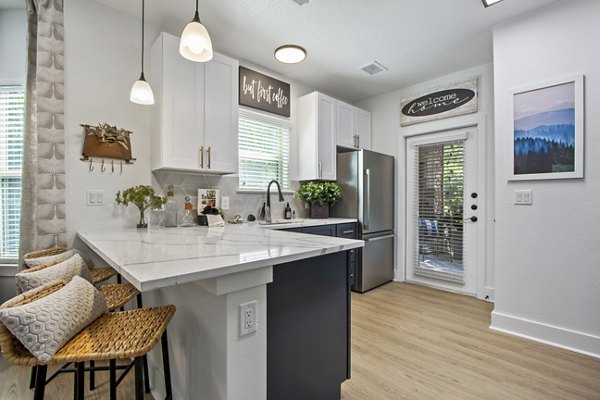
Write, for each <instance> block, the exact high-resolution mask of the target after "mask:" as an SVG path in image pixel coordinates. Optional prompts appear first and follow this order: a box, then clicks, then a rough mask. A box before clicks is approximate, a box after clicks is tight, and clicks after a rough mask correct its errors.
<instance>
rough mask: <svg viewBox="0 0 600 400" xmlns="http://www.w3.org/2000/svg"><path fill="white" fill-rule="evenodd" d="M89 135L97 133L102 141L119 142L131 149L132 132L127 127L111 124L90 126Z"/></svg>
mask: <svg viewBox="0 0 600 400" xmlns="http://www.w3.org/2000/svg"><path fill="white" fill-rule="evenodd" d="M88 131H89V132H88V135H95V136H96V137H97V138H98V141H99V142H101V143H118V144H119V145H120V146H123V148H125V149H126V150H129V143H127V139H129V134H130V133H131V132H129V131H126V130H125V129H121V128H117V127H116V126H111V125H109V124H106V123H104V124H98V126H90V127H88Z"/></svg>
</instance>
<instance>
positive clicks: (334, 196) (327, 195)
mask: <svg viewBox="0 0 600 400" xmlns="http://www.w3.org/2000/svg"><path fill="white" fill-rule="evenodd" d="M298 196H300V198H301V199H302V200H304V201H305V202H306V203H308V204H309V205H310V217H311V218H329V206H332V205H334V204H335V203H337V201H338V200H339V199H341V198H342V188H341V187H340V185H338V184H337V183H335V182H322V181H310V182H304V183H303V184H302V186H300V189H298Z"/></svg>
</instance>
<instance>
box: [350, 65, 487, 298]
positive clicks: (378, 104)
mask: <svg viewBox="0 0 600 400" xmlns="http://www.w3.org/2000/svg"><path fill="white" fill-rule="evenodd" d="M474 76H478V77H479V111H478V112H477V113H474V114H468V115H461V116H457V117H453V118H447V119H443V120H438V121H432V122H425V123H421V124H415V125H411V126H407V127H400V99H401V98H402V97H405V96H409V95H414V94H418V93H421V92H423V91H426V90H430V89H432V88H435V87H437V86H442V85H445V84H450V83H454V82H458V81H461V80H463V79H466V78H470V77H474ZM357 106H359V107H361V108H364V109H366V110H369V111H371V113H372V130H373V139H372V147H373V150H374V151H378V152H381V153H386V154H391V155H394V156H396V165H397V173H396V180H397V185H396V187H397V190H396V192H397V209H396V219H397V225H396V233H397V236H398V240H397V245H398V246H397V248H398V250H397V257H396V274H395V275H396V280H400V281H402V280H404V279H405V267H404V265H405V262H404V260H405V257H406V249H405V247H406V246H405V235H406V232H405V230H406V228H405V225H406V218H405V212H404V210H405V203H406V201H405V195H406V180H405V167H406V159H405V158H406V150H405V144H406V140H405V138H407V137H409V136H414V135H419V134H424V133H429V132H437V131H444V130H451V129H454V128H459V127H466V126H478V135H479V141H478V144H479V147H480V149H479V158H480V160H484V163H485V167H486V168H485V169H486V174H485V176H483V177H482V179H481V181H482V182H483V186H485V187H481V185H480V188H479V191H480V195H482V197H483V199H482V200H483V201H482V202H481V203H480V209H479V211H478V212H479V215H480V220H483V221H485V223H486V227H485V234H484V235H483V236H485V237H484V238H483V245H482V250H483V251H484V253H485V254H484V256H483V257H482V258H481V264H484V265H483V266H481V268H480V269H481V271H482V273H480V274H479V276H478V288H477V295H478V297H480V298H485V297H486V296H489V298H490V299H493V297H494V293H493V291H494V274H493V271H494V263H493V261H494V258H493V248H492V246H491V244H492V243H493V233H494V232H493V215H494V213H493V204H494V202H493V199H494V187H493V184H491V182H493V177H494V175H493V163H492V160H493V154H494V153H493V151H494V150H493V137H494V136H493V134H494V122H493V111H494V88H493V68H492V64H485V65H481V66H477V67H473V68H469V69H466V70H463V71H458V72H456V73H454V74H451V75H446V76H443V77H439V78H437V79H433V80H430V81H427V82H423V83H419V84H417V85H414V86H410V87H407V88H403V89H399V90H396V91H393V92H390V93H387V94H384V95H381V96H376V97H373V98H370V99H367V100H365V101H362V102H360V103H358V104H357ZM482 205H483V207H482ZM484 215H485V217H484V218H482V216H484Z"/></svg>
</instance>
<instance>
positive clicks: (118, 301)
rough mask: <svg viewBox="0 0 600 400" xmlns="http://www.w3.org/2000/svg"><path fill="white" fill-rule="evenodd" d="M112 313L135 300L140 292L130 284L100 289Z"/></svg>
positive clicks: (106, 286)
mask: <svg viewBox="0 0 600 400" xmlns="http://www.w3.org/2000/svg"><path fill="white" fill-rule="evenodd" d="M98 290H99V291H100V293H101V294H102V296H103V297H104V300H106V304H107V305H108V309H109V310H110V311H114V310H118V309H119V308H121V307H123V306H124V305H125V304H127V302H128V301H129V300H131V299H133V298H134V297H135V296H136V295H137V294H138V293H139V291H138V290H137V289H136V288H135V287H134V286H133V285H132V284H130V283H115V284H111V285H104V286H100V287H99V288H98Z"/></svg>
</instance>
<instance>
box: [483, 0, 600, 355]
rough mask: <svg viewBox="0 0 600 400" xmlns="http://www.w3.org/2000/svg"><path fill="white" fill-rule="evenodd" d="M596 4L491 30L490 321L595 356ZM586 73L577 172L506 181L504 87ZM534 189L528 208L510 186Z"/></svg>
mask: <svg viewBox="0 0 600 400" xmlns="http://www.w3.org/2000/svg"><path fill="white" fill-rule="evenodd" d="M599 15H600V2H598V1H597V0H580V1H566V2H561V3H559V4H557V5H556V6H553V7H550V8H547V9H545V10H542V11H539V12H537V13H535V14H533V15H530V16H527V17H524V18H523V19H521V20H518V21H516V22H513V23H509V24H506V25H504V26H501V27H498V28H497V29H496V30H495V32H494V64H495V89H496V102H495V103H496V132H497V134H496V219H497V223H496V241H495V252H496V307H495V309H494V312H493V316H492V327H493V328H496V329H501V330H506V331H509V332H512V333H515V334H519V335H524V336H528V337H532V338H534V339H537V340H542V341H547V342H551V343H554V344H556V345H559V346H564V347H568V348H572V349H575V350H578V351H581V352H587V353H591V354H594V355H596V356H597V357H600V312H599V310H598V307H599V306H600V246H599V244H600V233H599V230H598V227H597V225H596V224H597V222H598V221H599V220H600V218H599V217H600V211H599V209H600V208H599V206H598V204H599V199H600V172H599V171H600V158H598V156H597V155H596V152H597V150H598V149H600V136H599V135H598V132H600V114H599V113H598V111H597V110H599V109H600V56H599V53H598V37H600V24H598V16H599ZM575 74H583V75H585V78H586V81H585V92H586V94H585V109H586V115H585V148H586V151H585V169H584V174H585V177H584V179H575V180H564V181H528V182H508V181H507V179H508V173H509V167H508V162H509V161H510V158H511V157H512V149H511V148H510V141H511V140H512V133H511V130H512V126H511V121H512V110H510V109H509V108H508V105H507V104H508V103H507V99H508V96H509V91H510V90H511V89H513V88H519V87H523V86H526V85H530V84H533V83H536V82H543V81H545V80H546V81H547V80H551V79H555V78H561V77H565V76H571V75H575ZM517 189H531V190H533V205H532V206H515V205H513V204H512V203H513V191H514V190H517Z"/></svg>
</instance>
